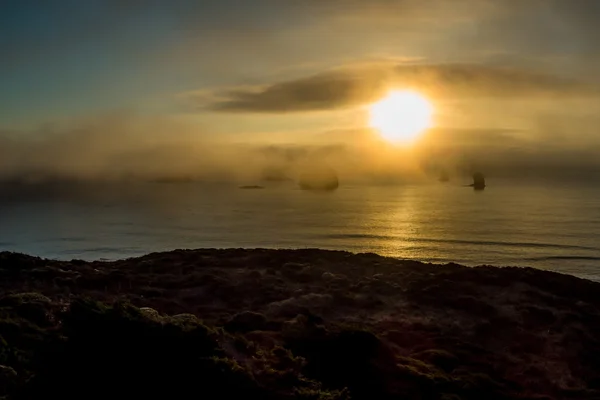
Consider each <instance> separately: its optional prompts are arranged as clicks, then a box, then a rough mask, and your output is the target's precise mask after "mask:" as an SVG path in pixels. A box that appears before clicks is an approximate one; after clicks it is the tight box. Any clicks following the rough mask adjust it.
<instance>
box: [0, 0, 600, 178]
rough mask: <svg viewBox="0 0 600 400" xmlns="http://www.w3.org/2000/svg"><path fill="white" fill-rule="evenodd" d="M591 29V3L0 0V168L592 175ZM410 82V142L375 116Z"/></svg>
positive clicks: (599, 79)
mask: <svg viewBox="0 0 600 400" xmlns="http://www.w3.org/2000/svg"><path fill="white" fill-rule="evenodd" d="M599 22H600V2H598V1H596V0H504V1H498V0H453V1H447V0H370V1H368V2H366V1H361V0H319V1H317V0H314V1H313V0H304V1H300V0H298V1H297V0H253V1H245V0H219V1H208V0H195V1H192V0H168V1H167V0H162V1H160V0H145V1H144V0H104V1H101V0H86V1H81V0H61V1H55V2H49V1H43V0H38V1H35V0H0V89H1V90H0V177H15V176H22V175H36V176H37V175H40V176H41V175H52V176H70V177H74V176H83V177H99V176H112V177H115V176H131V175H144V176H146V175H149V176H155V175H156V176H157V175H161V174H163V175H169V174H188V175H195V174H197V173H198V171H210V175H211V176H218V177H219V179H221V178H222V177H224V176H238V177H240V176H241V178H242V179H244V180H249V179H252V178H253V177H254V176H255V175H256V174H257V173H259V171H261V170H264V168H268V167H270V166H274V167H277V166H279V167H281V166H282V165H284V166H289V164H290V163H296V164H297V163H298V162H300V161H302V162H309V163H311V162H316V161H315V160H318V161H319V162H321V161H322V162H327V163H329V164H332V165H333V166H334V168H336V169H337V170H339V171H340V173H344V174H346V175H351V176H359V175H360V176H363V177H366V178H367V179H371V178H372V179H375V177H379V178H382V177H383V178H382V179H387V178H389V177H395V176H397V175H402V174H404V173H411V174H412V173H415V172H416V171H417V170H418V171H420V172H423V173H426V172H427V171H429V170H431V169H436V168H453V169H457V170H461V171H467V172H468V171H470V170H472V169H484V170H485V171H486V172H487V173H488V174H490V173H491V174H492V175H493V174H497V175H502V174H503V175H510V176H513V175H514V176H522V175H523V174H524V172H525V175H528V174H532V175H544V174H547V175H551V176H556V175H557V174H562V173H566V174H567V175H569V176H584V177H586V179H587V178H589V177H596V176H597V171H599V170H600V168H598V164H599V162H598V161H597V160H596V156H595V150H594V149H595V146H598V145H600V137H599V135H598V133H599V132H598V127H600V101H599V100H600V76H599V75H598V74H597V71H598V70H599V67H600V50H599V48H598V46H597V43H598V42H599V40H600V24H599ZM405 87H407V88H411V89H415V90H418V91H419V92H420V93H422V94H423V95H424V96H426V97H427V98H428V99H429V100H430V102H431V103H432V104H433V105H434V108H435V120H434V126H433V127H432V129H430V130H429V131H427V132H425V133H424V134H423V137H422V138H421V140H420V141H419V143H416V144H415V145H414V146H413V147H412V148H410V149H408V148H398V147H397V146H396V147H394V146H392V145H391V144H389V143H380V142H378V141H377V140H374V138H376V136H377V135H376V133H374V132H372V129H370V128H369V127H368V122H367V119H368V118H367V110H368V105H369V104H371V103H373V102H375V101H377V100H378V99H379V98H381V97H382V96H384V95H385V93H386V92H387V91H389V90H390V89H403V88H405ZM598 148H600V147H598ZM299 160H300V161H299ZM357 160H358V161H357ZM438 164H439V165H438ZM442 164H443V165H442ZM294 165H295V164H294ZM440 165H442V166H440ZM282 168H283V167H282Z"/></svg>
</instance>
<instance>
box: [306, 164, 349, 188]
mask: <svg viewBox="0 0 600 400" xmlns="http://www.w3.org/2000/svg"><path fill="white" fill-rule="evenodd" d="M298 184H299V185H300V187H301V188H302V189H305V190H335V189H337V188H338V186H339V184H340V183H339V180H338V177H337V174H336V173H335V171H334V170H333V169H331V168H326V167H325V168H311V169H309V170H306V171H304V172H303V173H302V174H300V176H299V178H298Z"/></svg>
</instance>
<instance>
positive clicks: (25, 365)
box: [0, 249, 600, 400]
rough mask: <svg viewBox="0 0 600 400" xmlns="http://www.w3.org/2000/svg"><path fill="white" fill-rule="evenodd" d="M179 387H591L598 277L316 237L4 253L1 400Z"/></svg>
mask: <svg viewBox="0 0 600 400" xmlns="http://www.w3.org/2000/svg"><path fill="white" fill-rule="evenodd" d="M190 390H191V391H192V393H197V394H198V396H197V397H198V398H226V397H227V398H229V397H231V398H236V397H239V396H242V397H244V398H246V397H247V398H264V399H346V398H352V399H446V400H450V399H600V284H599V283H594V282H591V281H587V280H583V279H579V278H576V277H572V276H569V275H562V274H558V273H553V272H547V271H540V270H535V269H531V268H514V267H510V268H495V267H487V266H482V267H477V268H467V267H462V266H459V265H456V264H448V265H431V264H423V263H418V262H412V261H402V260H397V259H393V258H385V257H380V256H377V255H374V254H351V253H347V252H338V251H324V250H315V249H306V250H262V249H257V250H242V249H227V250H214V249H206V250H175V251H172V252H165V253H153V254H149V255H146V256H143V257H139V258H132V259H127V260H120V261H115V262H84V261H80V260H73V261H69V262H65V261H52V260H45V259H41V258H36V257H30V256H27V255H23V254H16V253H7V252H4V253H0V398H1V397H2V396H9V397H10V398H27V399H29V398H32V399H36V398H50V397H52V395H56V397H60V398H63V399H69V398H73V399H75V398H108V397H114V393H121V395H122V396H124V397H123V398H125V397H127V398H144V397H145V398H188V397H189V395H188V394H186V393H189V391H190ZM198 391H202V393H199V392H198ZM186 396H187V397H186ZM211 396H212V397H211Z"/></svg>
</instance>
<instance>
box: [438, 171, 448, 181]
mask: <svg viewBox="0 0 600 400" xmlns="http://www.w3.org/2000/svg"><path fill="white" fill-rule="evenodd" d="M449 180H450V176H449V175H448V173H446V172H442V173H441V174H440V176H439V177H438V181H440V182H448V181H449Z"/></svg>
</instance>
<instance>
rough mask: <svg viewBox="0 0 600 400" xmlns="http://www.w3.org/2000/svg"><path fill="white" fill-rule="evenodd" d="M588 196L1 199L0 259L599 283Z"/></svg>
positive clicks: (452, 188)
mask: <svg viewBox="0 0 600 400" xmlns="http://www.w3.org/2000/svg"><path fill="white" fill-rule="evenodd" d="M599 200H600V189H598V188H590V187H586V186H576V185H573V186H564V185H562V186H556V185H538V186H525V185H523V186H518V185H514V184H508V183H501V182H497V183H495V184H494V185H492V186H490V187H488V188H487V189H486V190H485V191H483V192H475V191H473V190H472V189H471V188H465V187H461V186H460V185H458V184H452V183H447V184H441V183H437V182H435V183H432V184H418V185H403V186H372V187H371V186H358V185H357V186H351V185H347V186H341V187H340V188H339V189H338V190H337V191H335V192H330V193H315V192H307V191H302V190H299V189H298V188H296V186H295V185H293V184H280V185H273V186H267V187H266V188H265V189H260V190H243V189H239V188H238V187H237V186H234V185H207V184H197V183H183V184H160V183H148V184H139V185H122V186H111V185H105V186H94V187H91V186H88V187H84V186H82V187H77V188H65V187H57V186H53V187H46V188H43V189H40V188H35V189H33V188H30V189H22V188H21V189H14V188H12V189H6V188H4V189H3V192H2V193H1V196H0V250H11V251H18V252H24V253H28V254H32V255H38V256H43V257H49V258H57V259H72V258H81V259H86V260H95V259H118V258H126V257H131V256H138V255H142V254H146V253H149V252H154V251H162V250H171V249H174V248H201V247H214V248H227V247H247V248H255V247H265V248H281V247H283V248H307V247H319V248H327V249H341V250H349V251H353V252H376V253H379V254H382V255H387V256H394V257H400V258H407V259H415V260H421V261H429V262H437V263H443V262H458V263H461V264H466V265H472V266H474V265H481V264H491V265H498V266H505V265H519V266H533V267H537V268H542V269H550V270H555V271H559V272H564V273H569V274H574V275H577V276H581V277H585V278H589V279H594V280H600V240H599V238H600V201H599Z"/></svg>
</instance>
